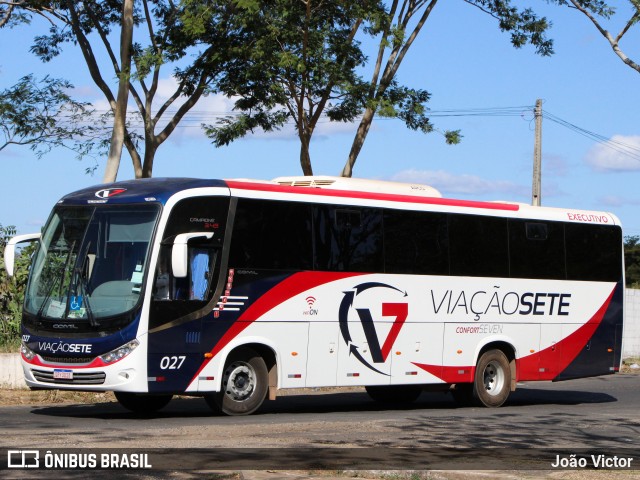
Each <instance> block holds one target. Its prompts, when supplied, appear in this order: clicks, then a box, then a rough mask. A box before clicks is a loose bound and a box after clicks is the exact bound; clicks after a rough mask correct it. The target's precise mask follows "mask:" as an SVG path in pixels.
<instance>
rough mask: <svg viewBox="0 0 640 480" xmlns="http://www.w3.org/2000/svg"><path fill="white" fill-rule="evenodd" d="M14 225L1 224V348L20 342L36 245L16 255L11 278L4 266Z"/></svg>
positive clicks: (14, 231)
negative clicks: (23, 308)
mask: <svg viewBox="0 0 640 480" xmlns="http://www.w3.org/2000/svg"><path fill="white" fill-rule="evenodd" d="M15 233H16V230H15V228H14V227H11V226H9V227H3V226H2V224H0V348H2V349H7V348H8V347H12V348H15V347H16V346H17V345H19V343H20V318H21V316H22V303H23V301H24V290H25V287H26V285H27V277H28V274H29V263H30V260H31V254H32V253H33V251H34V249H35V245H31V246H28V247H26V248H23V249H22V250H21V251H20V253H19V254H18V255H16V263H15V267H14V270H15V273H14V276H13V277H12V278H9V276H8V275H7V272H6V270H5V266H4V247H5V245H6V243H7V241H8V240H9V239H10V238H11V237H12V236H14V235H15Z"/></svg>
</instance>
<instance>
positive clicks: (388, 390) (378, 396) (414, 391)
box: [364, 385, 422, 403]
mask: <svg viewBox="0 0 640 480" xmlns="http://www.w3.org/2000/svg"><path fill="white" fill-rule="evenodd" d="M364 388H365V390H366V391H367V393H368V394H369V396H370V397H371V398H372V399H373V400H375V401H376V402H381V403H411V402H413V401H415V400H416V399H417V398H418V397H419V396H420V394H421V393H422V387H421V386H419V385H399V386H394V385H375V386H369V387H364Z"/></svg>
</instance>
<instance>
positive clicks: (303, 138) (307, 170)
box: [300, 135, 313, 176]
mask: <svg viewBox="0 0 640 480" xmlns="http://www.w3.org/2000/svg"><path fill="white" fill-rule="evenodd" d="M310 137H311V136H308V137H307V135H300V166H301V167H302V174H303V175H305V176H311V175H313V168H311V155H310V154H309V140H310V139H311V138H310Z"/></svg>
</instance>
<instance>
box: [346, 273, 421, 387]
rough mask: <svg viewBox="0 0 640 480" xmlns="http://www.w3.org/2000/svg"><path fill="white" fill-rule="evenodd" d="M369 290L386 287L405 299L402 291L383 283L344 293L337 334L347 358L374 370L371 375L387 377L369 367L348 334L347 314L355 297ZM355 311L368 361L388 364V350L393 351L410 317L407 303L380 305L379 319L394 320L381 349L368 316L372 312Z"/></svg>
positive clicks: (371, 284)
mask: <svg viewBox="0 0 640 480" xmlns="http://www.w3.org/2000/svg"><path fill="white" fill-rule="evenodd" d="M371 288H385V289H391V290H396V291H397V292H400V293H401V294H403V295H404V296H405V297H406V296H407V293H406V292H403V291H402V290H400V289H398V288H396V287H393V286H391V285H386V284H384V283H375V282H370V283H362V284H360V285H357V286H356V287H355V288H354V290H351V291H347V292H344V298H343V299H342V302H341V304H340V312H339V317H340V332H341V333H342V338H343V340H344V341H345V343H346V344H347V345H348V346H349V354H350V355H353V356H354V357H356V358H357V359H358V360H359V361H360V363H362V364H363V365H365V366H366V367H367V368H369V369H371V370H373V371H374V372H377V373H380V374H382V375H387V374H386V373H384V372H381V371H380V370H378V369H377V368H375V367H374V366H373V365H371V364H370V363H369V362H368V361H367V360H366V359H365V358H364V357H363V356H362V354H361V353H360V352H359V351H358V349H359V348H360V347H359V346H358V345H355V344H354V343H353V340H352V337H351V332H350V331H349V321H348V318H349V311H350V310H351V309H352V308H353V303H354V300H355V297H357V296H358V295H359V294H361V293H362V292H364V291H365V290H369V289H371ZM355 310H356V312H357V314H358V318H359V319H360V324H361V325H362V329H363V331H364V335H365V338H366V341H367V343H368V345H369V350H370V352H371V360H373V363H385V362H386V361H387V358H388V357H389V353H390V352H391V349H392V348H393V344H394V343H395V341H396V339H397V338H398V335H399V334H400V330H401V329H402V326H403V325H404V323H405V321H406V320H407V317H408V316H409V304H408V303H406V302H405V303H392V302H386V303H382V316H383V317H394V320H393V324H392V325H391V330H390V331H389V333H388V334H387V337H386V338H385V339H384V343H383V344H382V346H380V339H379V338H378V333H377V332H376V327H375V322H374V320H373V317H372V315H371V311H370V310H369V309H368V308H355Z"/></svg>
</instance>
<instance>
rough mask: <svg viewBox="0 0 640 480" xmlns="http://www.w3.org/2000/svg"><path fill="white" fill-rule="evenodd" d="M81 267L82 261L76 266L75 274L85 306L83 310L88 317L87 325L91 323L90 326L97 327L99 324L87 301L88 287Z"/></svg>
mask: <svg viewBox="0 0 640 480" xmlns="http://www.w3.org/2000/svg"><path fill="white" fill-rule="evenodd" d="M83 267H84V263H83V266H82V267H80V268H76V274H77V275H78V280H79V282H80V289H81V293H82V299H83V302H84V306H85V309H84V310H85V312H86V313H87V318H88V319H89V325H91V326H92V327H97V326H99V323H98V322H97V321H96V317H95V315H94V314H93V309H92V308H91V302H89V288H88V286H87V279H86V278H85V276H84V274H83V270H84V268H83ZM76 293H77V292H76Z"/></svg>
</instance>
